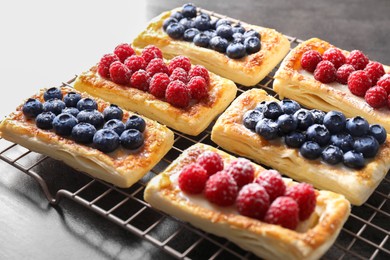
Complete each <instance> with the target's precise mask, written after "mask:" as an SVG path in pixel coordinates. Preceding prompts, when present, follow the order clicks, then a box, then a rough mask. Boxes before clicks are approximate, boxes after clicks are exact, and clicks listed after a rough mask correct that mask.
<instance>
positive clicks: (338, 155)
mask: <svg viewBox="0 0 390 260" xmlns="http://www.w3.org/2000/svg"><path fill="white" fill-rule="evenodd" d="M343 156H344V153H343V151H341V149H340V148H338V147H337V146H334V145H329V146H327V147H326V148H325V149H324V150H323V151H322V154H321V158H322V160H323V161H324V162H326V163H329V164H332V165H334V164H338V163H340V162H342V161H343Z"/></svg>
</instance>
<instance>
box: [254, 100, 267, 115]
mask: <svg viewBox="0 0 390 260" xmlns="http://www.w3.org/2000/svg"><path fill="white" fill-rule="evenodd" d="M265 104H267V101H261V102H260V103H259V104H258V105H257V106H256V107H255V110H259V111H260V112H261V113H263V111H264V106H265Z"/></svg>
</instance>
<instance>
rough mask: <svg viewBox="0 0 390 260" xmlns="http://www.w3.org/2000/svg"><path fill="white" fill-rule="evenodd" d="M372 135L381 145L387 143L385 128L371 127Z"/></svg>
mask: <svg viewBox="0 0 390 260" xmlns="http://www.w3.org/2000/svg"><path fill="white" fill-rule="evenodd" d="M369 133H370V135H372V136H373V137H374V138H375V139H376V140H377V141H378V143H379V144H383V143H384V142H385V141H386V138H387V133H386V129H384V128H383V126H381V125H378V124H375V125H371V126H370V129H369Z"/></svg>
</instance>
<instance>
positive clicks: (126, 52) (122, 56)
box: [114, 43, 135, 62]
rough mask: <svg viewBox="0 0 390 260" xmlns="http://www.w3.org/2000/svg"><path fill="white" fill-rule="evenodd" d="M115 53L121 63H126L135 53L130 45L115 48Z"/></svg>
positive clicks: (124, 44)
mask: <svg viewBox="0 0 390 260" xmlns="http://www.w3.org/2000/svg"><path fill="white" fill-rule="evenodd" d="M114 53H115V55H116V56H118V58H119V60H120V61H121V62H124V61H125V60H126V59H127V58H128V57H130V56H132V55H134V54H135V51H134V50H133V48H131V46H130V44H127V43H122V44H119V45H118V46H116V47H115V50H114Z"/></svg>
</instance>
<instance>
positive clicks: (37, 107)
mask: <svg viewBox="0 0 390 260" xmlns="http://www.w3.org/2000/svg"><path fill="white" fill-rule="evenodd" d="M22 111H23V114H24V115H25V117H27V118H35V117H36V116H37V115H39V114H40V113H42V111H43V105H42V103H41V102H40V101H39V100H37V99H34V98H29V99H28V100H27V101H26V103H24V105H23V108H22Z"/></svg>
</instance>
